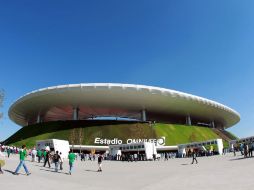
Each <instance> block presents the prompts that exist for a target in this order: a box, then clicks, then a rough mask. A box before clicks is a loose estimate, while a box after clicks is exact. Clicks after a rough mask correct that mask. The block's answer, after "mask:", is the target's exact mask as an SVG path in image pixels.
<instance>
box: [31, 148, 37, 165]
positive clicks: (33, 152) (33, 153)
mask: <svg viewBox="0 0 254 190" xmlns="http://www.w3.org/2000/svg"><path fill="white" fill-rule="evenodd" d="M31 154H32V162H34V161H35V158H36V155H37V151H36V150H35V148H33V150H32V153H31Z"/></svg>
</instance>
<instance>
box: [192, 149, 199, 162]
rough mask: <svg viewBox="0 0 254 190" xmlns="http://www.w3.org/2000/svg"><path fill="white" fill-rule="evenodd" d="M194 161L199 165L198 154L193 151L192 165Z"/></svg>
mask: <svg viewBox="0 0 254 190" xmlns="http://www.w3.org/2000/svg"><path fill="white" fill-rule="evenodd" d="M194 160H195V161H196V164H197V163H198V161H197V153H196V151H195V150H193V151H192V163H191V164H193V163H194Z"/></svg>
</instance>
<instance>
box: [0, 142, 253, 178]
mask: <svg viewBox="0 0 254 190" xmlns="http://www.w3.org/2000/svg"><path fill="white" fill-rule="evenodd" d="M238 151H239V152H241V154H242V155H243V156H244V158H247V157H253V151H254V142H252V143H238V144H234V145H233V146H232V147H231V148H230V149H229V152H233V154H234V156H236V152H238ZM224 152H226V151H225V150H223V153H224ZM14 154H18V155H19V164H18V166H17V167H16V169H15V171H14V172H13V174H14V175H18V174H19V170H20V169H21V167H23V168H24V170H25V172H26V175H30V174H31V173H30V171H29V169H28V167H27V165H26V160H27V157H28V156H29V157H31V162H38V163H42V165H43V167H46V166H48V167H49V168H51V165H52V164H54V171H55V172H58V171H59V170H60V171H61V170H63V163H64V160H65V158H64V157H63V155H62V153H61V152H59V151H51V150H50V148H49V147H46V148H45V150H36V149H35V148H32V149H27V148H26V146H25V145H23V146H22V147H15V146H4V145H1V144H0V174H2V173H3V170H2V167H3V166H4V165H5V161H6V159H4V157H7V158H9V157H11V155H14ZM216 154H217V152H216V151H215V150H214V149H213V147H212V148H211V147H210V149H209V150H206V151H204V150H203V149H187V150H186V151H184V152H182V153H178V152H163V153H160V154H154V155H153V159H152V160H154V161H155V160H165V161H167V160H169V159H174V158H192V162H191V164H193V163H194V162H196V164H197V163H198V161H197V157H201V156H213V155H216ZM79 158H80V160H81V161H86V160H87V161H96V160H97V161H98V172H101V171H102V160H116V161H127V162H136V161H147V160H148V159H147V158H146V154H145V153H144V152H122V154H116V155H110V154H109V153H104V154H103V155H102V154H92V153H85V152H80V153H79V154H78V153H73V152H71V151H70V152H69V154H68V158H67V159H68V163H69V172H68V174H69V175H71V174H72V172H73V167H74V162H75V160H77V159H79Z"/></svg>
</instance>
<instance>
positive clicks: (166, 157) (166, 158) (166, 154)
mask: <svg viewBox="0 0 254 190" xmlns="http://www.w3.org/2000/svg"><path fill="white" fill-rule="evenodd" d="M164 160H165V161H166V160H168V153H167V152H165V159H164Z"/></svg>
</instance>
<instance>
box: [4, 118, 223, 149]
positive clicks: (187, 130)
mask: <svg viewBox="0 0 254 190" xmlns="http://www.w3.org/2000/svg"><path fill="white" fill-rule="evenodd" d="M160 137H166V145H177V144H183V143H188V142H197V141H205V140H210V139H216V138H222V137H220V136H219V135H218V134H216V133H215V132H214V131H213V129H210V128H205V127H197V126H185V125H176V124H160V123H158V124H154V125H149V124H148V123H135V122H131V123H128V122H122V123H121V122H113V123H110V122H108V121H107V122H105V121H104V122H103V121H101V122H97V123H96V122H92V121H90V122H86V121H76V122H74V121H58V122H49V123H42V124H36V125H31V126H26V127H23V128H21V129H20V130H19V131H17V132H16V133H15V134H14V135H12V136H11V137H9V138H8V139H6V140H5V143H6V144H9V145H15V146H21V145H23V144H26V145H27V146H28V147H32V146H34V145H35V142H36V140H45V139H64V140H68V141H69V142H70V144H86V145H94V139H95V138H107V139H114V138H118V139H121V140H123V143H125V142H126V140H127V139H128V138H131V139H151V138H160ZM223 140H225V139H223Z"/></svg>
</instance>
